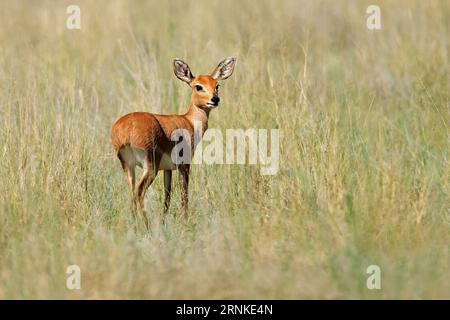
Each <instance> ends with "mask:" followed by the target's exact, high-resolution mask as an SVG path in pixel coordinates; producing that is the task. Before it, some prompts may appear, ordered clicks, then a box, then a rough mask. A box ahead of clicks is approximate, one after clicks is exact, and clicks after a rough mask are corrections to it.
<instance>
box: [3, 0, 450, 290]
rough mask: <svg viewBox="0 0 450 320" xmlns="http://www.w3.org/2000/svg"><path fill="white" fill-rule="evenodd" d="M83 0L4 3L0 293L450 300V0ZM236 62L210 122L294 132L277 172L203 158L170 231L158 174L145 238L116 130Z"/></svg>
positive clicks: (180, 108)
mask: <svg viewBox="0 0 450 320" xmlns="http://www.w3.org/2000/svg"><path fill="white" fill-rule="evenodd" d="M78 2H79V4H80V7H81V19H82V22H81V30H78V31H69V30H67V29H66V28H65V20H66V17H67V14H66V13H65V10H66V7H67V6H68V5H69V4H72V3H71V2H70V1H58V2H56V1H32V2H30V1H14V2H7V3H6V2H3V3H2V4H1V7H2V10H0V43H1V46H0V156H1V161H0V177H1V179H0V298H64V299H72V298H89V299H96V298H289V299H297V298H344V299H349V298H351V299H352V298H375V299H379V298H401V299H403V298H446V299H448V298H450V281H449V278H450V274H449V263H450V251H449V246H448V244H449V242H450V232H449V231H450V211H449V210H450V205H449V203H450V199H449V193H450V183H449V178H450V162H449V144H450V136H449V119H450V105H449V92H450V90H449V89H450V88H449V81H448V75H449V74H450V68H449V44H450V43H449V40H450V38H449V36H448V35H449V34H450V6H449V2H448V1H445V0H442V1H412V2H411V1H406V0H405V1H403V0H402V1H395V2H394V1H377V3H378V4H379V6H380V8H381V13H382V29H381V30H380V31H370V30H368V29H367V28H366V17H367V14H366V13H365V11H366V8H367V6H368V5H369V4H371V3H369V2H367V3H366V2H364V1H294V0H292V1H258V3H257V4H256V3H255V2H254V1H211V0H208V1H197V2H195V3H194V2H189V3H188V2H186V1H171V2H170V3H166V2H164V3H161V1H150V2H141V1H132V2H125V1H114V2H110V1H78ZM230 55H236V56H237V57H238V62H237V66H236V69H235V73H234V74H233V76H232V77H231V78H229V79H228V80H227V81H225V82H224V84H223V86H222V88H221V100H222V103H221V106H220V107H219V108H218V109H216V110H214V111H213V112H212V113H211V116H210V121H209V125H210V127H213V128H219V129H221V130H225V129H227V128H244V129H245V128H265V129H271V128H279V129H280V142H281V146H280V159H281V163H280V170H279V172H278V174H277V175H274V176H261V175H260V173H259V168H258V166H242V165H214V166H208V165H205V164H203V165H196V166H193V168H192V174H191V185H190V206H191V212H190V218H189V220H188V221H185V220H183V219H182V218H181V214H180V190H179V188H175V194H174V197H173V201H172V206H171V209H170V212H169V214H168V216H167V218H166V223H165V224H164V225H163V224H162V223H161V221H162V220H161V215H162V211H163V199H162V197H163V195H162V188H163V186H162V175H161V174H160V175H159V176H158V178H157V180H156V181H155V183H154V184H153V186H152V188H151V190H149V192H148V193H147V200H146V206H147V208H148V211H149V213H150V215H151V220H152V227H151V231H150V232H149V233H146V232H145V231H144V228H143V226H142V221H141V220H139V223H140V224H139V228H138V231H137V232H135V231H134V228H133V221H132V219H131V214H130V210H129V204H130V200H129V194H128V192H127V191H128V190H127V186H126V183H125V179H124V176H123V173H122V171H121V169H120V165H119V162H118V161H117V159H116V158H115V155H114V152H113V149H112V146H111V144H110V141H109V131H110V128H111V125H112V124H113V123H114V121H115V120H116V119H117V118H118V117H120V116H121V115H123V114H125V113H127V112H132V111H150V112H161V113H182V112H184V111H185V110H186V108H187V104H188V99H189V94H190V92H189V88H188V87H187V86H186V85H185V84H183V83H181V82H180V81H178V80H177V79H176V78H175V76H174V75H173V72H172V67H171V61H172V59H173V58H175V57H180V58H182V59H183V60H185V61H186V62H188V63H189V65H190V67H191V69H192V71H193V72H194V73H195V74H198V73H209V72H211V71H212V69H213V68H214V67H215V66H216V64H217V63H218V62H219V61H220V60H221V59H223V58H225V57H227V56H230ZM175 183H176V185H177V179H175ZM71 264H77V265H79V266H80V267H81V272H82V278H81V286H82V289H81V290H79V291H76V290H75V291H70V290H68V289H66V286H65V284H66V277H67V275H66V273H65V270H66V268H67V266H68V265H71ZM371 264H376V265H379V266H380V267H381V271H382V289H381V290H368V289H367V288H366V278H367V276H368V275H367V274H366V268H367V267H368V266H369V265H371Z"/></svg>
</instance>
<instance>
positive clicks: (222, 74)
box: [211, 57, 236, 80]
mask: <svg viewBox="0 0 450 320" xmlns="http://www.w3.org/2000/svg"><path fill="white" fill-rule="evenodd" d="M235 64H236V58H234V57H230V58H226V59H225V60H223V61H222V62H220V63H219V65H218V66H217V67H216V69H214V71H213V72H212V73H211V77H212V78H213V79H215V80H225V79H226V78H228V77H229V76H231V75H232V74H233V70H234V65H235Z"/></svg>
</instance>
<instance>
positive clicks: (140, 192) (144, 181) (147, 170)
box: [135, 162, 158, 230]
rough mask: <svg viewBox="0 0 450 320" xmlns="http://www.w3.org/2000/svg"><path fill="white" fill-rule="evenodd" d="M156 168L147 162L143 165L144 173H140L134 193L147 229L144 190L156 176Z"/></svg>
mask: <svg viewBox="0 0 450 320" xmlns="http://www.w3.org/2000/svg"><path fill="white" fill-rule="evenodd" d="M157 172H158V171H157V169H156V168H154V166H153V163H151V162H147V163H146V164H145V166H144V174H143V175H142V178H141V180H139V182H138V184H137V186H136V191H135V195H136V198H137V201H138V203H139V207H140V209H141V212H142V217H143V218H144V224H145V227H146V228H147V230H148V229H149V225H148V218H147V212H146V211H145V205H144V200H145V192H146V191H147V189H148V187H150V185H151V184H152V183H153V181H154V180H155V178H156V174H157Z"/></svg>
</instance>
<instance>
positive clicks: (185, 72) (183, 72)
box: [173, 59, 194, 85]
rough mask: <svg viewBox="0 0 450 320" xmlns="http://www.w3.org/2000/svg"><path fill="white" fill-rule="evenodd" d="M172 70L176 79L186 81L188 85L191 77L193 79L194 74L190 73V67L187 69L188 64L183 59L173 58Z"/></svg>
mask: <svg viewBox="0 0 450 320" xmlns="http://www.w3.org/2000/svg"><path fill="white" fill-rule="evenodd" d="M173 72H174V73H175V75H176V76H177V78H178V79H180V80H181V81H184V82H186V83H187V84H189V85H190V84H191V81H192V79H194V76H193V75H192V73H191V69H189V66H188V65H187V63H186V62H184V61H183V60H180V59H173Z"/></svg>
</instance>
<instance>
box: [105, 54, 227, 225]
mask: <svg viewBox="0 0 450 320" xmlns="http://www.w3.org/2000/svg"><path fill="white" fill-rule="evenodd" d="M235 63H236V59H235V58H227V59H225V60H223V61H222V62H220V63H219V65H218V66H217V67H216V68H215V69H214V71H213V72H212V73H211V75H200V76H196V77H194V76H193V75H192V73H191V70H190V69H189V66H188V65H187V64H186V63H185V62H183V61H182V60H179V59H175V60H174V61H173V70H174V72H175V75H176V76H177V78H178V79H180V80H181V81H184V82H186V83H187V84H188V85H189V86H190V87H191V88H192V95H191V100H190V102H189V109H188V111H187V112H186V113H185V114H183V115H161V114H152V113H147V112H134V113H129V114H127V115H125V116H123V117H122V118H120V119H119V120H117V122H116V123H114V125H113V127H112V130H111V140H112V144H113V146H114V149H115V150H116V153H117V157H118V158H119V160H120V163H121V165H122V168H123V171H124V172H125V176H126V179H127V182H128V186H129V187H130V190H131V193H132V214H133V217H134V218H136V209H137V204H139V207H140V209H141V212H142V216H143V218H144V223H145V226H146V228H147V229H148V219H147V214H146V212H145V208H144V196H145V192H146V190H147V189H148V187H149V186H150V185H151V184H152V182H153V180H154V179H155V177H156V175H157V173H158V171H159V170H164V193H165V199H164V212H166V211H167V209H168V207H169V202H170V191H171V185H172V170H175V169H178V171H179V173H180V178H181V185H182V195H181V199H182V200H181V204H182V207H183V209H184V212H185V213H186V212H187V206H188V183H189V166H190V165H189V163H183V164H179V163H176V162H177V161H175V162H174V161H173V159H172V156H171V154H172V148H173V147H174V146H175V144H176V143H177V141H173V140H172V139H171V138H172V133H173V132H174V131H175V130H177V129H183V130H185V131H184V132H187V133H189V135H190V141H194V140H195V138H194V134H198V133H196V132H194V123H201V132H200V134H201V135H203V134H204V132H205V131H206V129H207V128H208V117H209V112H210V111H211V109H213V108H215V107H217V106H218V105H219V101H220V99H219V84H218V81H219V80H225V79H227V78H228V77H229V76H231V74H232V73H233V70H234V66H235ZM194 148H195V146H192V148H191V150H192V153H191V155H190V156H193V151H194ZM136 165H137V166H139V167H141V168H143V175H142V177H141V179H140V180H139V182H138V183H137V186H135V167H136Z"/></svg>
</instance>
